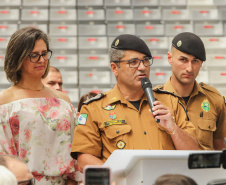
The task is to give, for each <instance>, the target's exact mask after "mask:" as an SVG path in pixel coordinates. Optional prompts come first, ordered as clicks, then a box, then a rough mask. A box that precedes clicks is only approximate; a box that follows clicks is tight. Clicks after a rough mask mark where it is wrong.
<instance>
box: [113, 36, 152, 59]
mask: <svg viewBox="0 0 226 185" xmlns="http://www.w3.org/2000/svg"><path fill="white" fill-rule="evenodd" d="M111 48H114V49H118V50H134V51H138V52H140V53H143V54H145V55H147V56H148V57H152V56H151V52H150V50H149V48H148V46H147V44H146V43H145V42H144V41H143V40H142V39H140V38H139V37H137V36H135V35H130V34H124V35H119V36H118V37H116V38H115V39H114V41H113V42H112V44H111Z"/></svg>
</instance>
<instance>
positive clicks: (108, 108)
mask: <svg viewBox="0 0 226 185" xmlns="http://www.w3.org/2000/svg"><path fill="white" fill-rule="evenodd" d="M115 107H116V104H115V105H107V106H106V107H102V108H103V109H104V110H114V109H115Z"/></svg>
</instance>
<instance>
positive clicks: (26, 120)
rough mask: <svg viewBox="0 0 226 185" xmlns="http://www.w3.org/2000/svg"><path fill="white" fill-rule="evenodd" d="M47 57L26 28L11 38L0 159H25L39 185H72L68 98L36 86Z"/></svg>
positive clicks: (0, 97) (1, 100)
mask: <svg viewBox="0 0 226 185" xmlns="http://www.w3.org/2000/svg"><path fill="white" fill-rule="evenodd" d="M51 55H52V51H51V50H50V48H49V41H48V38H47V35H46V34H45V33H43V32H42V31H41V30H39V29H36V28H32V27H26V28H22V29H19V30H18V31H16V32H15V33H14V34H13V35H12V37H11V39H10V41H9V43H8V46H7V49H6V54H5V62H4V70H5V72H6V77H7V79H8V80H9V81H10V82H11V83H12V84H13V85H12V86H11V87H9V88H8V89H6V90H4V91H2V92H1V93H0V114H1V115H0V153H6V154H11V155H15V156H19V157H21V158H22V159H24V161H25V162H26V163H27V165H28V167H29V169H30V170H31V172H32V174H33V175H34V177H35V178H36V184H38V185H48V184H60V185H63V184H76V183H75V180H76V178H77V172H76V170H75V168H74V167H75V160H73V159H72V158H71V157H70V149H71V142H72V137H73V132H74V125H75V119H76V115H75V110H74V108H73V107H72V104H71V102H70V99H69V98H68V96H67V95H65V94H64V93H62V92H60V91H56V90H53V89H50V88H48V87H45V86H44V85H43V84H42V80H41V79H42V77H45V76H46V75H47V74H48V70H49V66H50V61H49V59H50V58H51ZM78 180H80V179H78Z"/></svg>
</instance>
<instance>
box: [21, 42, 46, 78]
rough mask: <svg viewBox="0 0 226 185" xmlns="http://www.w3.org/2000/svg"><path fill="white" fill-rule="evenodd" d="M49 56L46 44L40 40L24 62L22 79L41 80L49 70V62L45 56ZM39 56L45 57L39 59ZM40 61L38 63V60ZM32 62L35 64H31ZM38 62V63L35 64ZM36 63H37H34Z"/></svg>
mask: <svg viewBox="0 0 226 185" xmlns="http://www.w3.org/2000/svg"><path fill="white" fill-rule="evenodd" d="M46 54H47V46H46V43H45V42H44V41H43V40H42V39H40V40H37V41H36V42H35V46H34V48H33V50H32V52H31V53H30V54H29V55H30V56H31V57H30V56H27V58H26V59H25V60H24V62H23V64H22V68H21V75H22V78H27V77H28V78H41V77H42V76H43V75H44V73H45V71H46V68H47V64H48V62H49V61H48V60H44V58H43V56H44V55H46ZM39 55H43V56H41V57H40V58H39ZM38 58H39V60H38V61H37V59H38ZM31 60H32V61H33V62H31ZM35 61H37V62H35ZM34 62H35V63H34Z"/></svg>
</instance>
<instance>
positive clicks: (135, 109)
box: [71, 34, 199, 171]
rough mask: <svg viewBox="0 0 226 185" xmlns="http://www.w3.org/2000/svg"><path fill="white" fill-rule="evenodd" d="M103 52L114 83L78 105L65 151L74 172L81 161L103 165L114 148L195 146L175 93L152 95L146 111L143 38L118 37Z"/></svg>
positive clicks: (148, 60)
mask: <svg viewBox="0 0 226 185" xmlns="http://www.w3.org/2000/svg"><path fill="white" fill-rule="evenodd" d="M109 55H110V61H111V64H110V65H111V70H112V72H113V73H114V75H115V77H116V80H117V84H116V85H115V87H114V88H113V89H112V90H110V91H108V92H106V93H103V94H99V95H98V96H96V97H94V98H91V99H90V100H88V101H87V102H85V103H84V105H83V106H82V109H81V112H80V113H81V114H80V116H79V118H78V122H77V126H76V128H75V137H74V140H73V144H72V150H71V152H72V153H71V155H72V157H73V158H75V159H78V165H79V168H80V171H82V169H83V167H84V166H85V165H100V164H103V163H104V162H105V161H106V160H107V158H108V157H109V156H110V155H111V153H112V152H113V151H114V150H116V149H140V150H145V149H147V150H164V149H165V150H166V149H168V150H175V149H178V150H197V149H198V148H199V147H198V142H197V140H196V131H195V127H194V125H193V124H192V123H191V122H188V121H186V113H185V111H184V109H183V108H182V107H181V106H180V105H179V104H178V99H177V98H176V97H174V96H169V95H168V94H161V93H160V94H155V97H156V99H157V100H158V101H155V102H154V105H155V107H154V108H153V109H152V111H153V113H151V110H150V106H149V104H148V101H147V97H146V95H145V94H144V91H143V89H142V87H141V79H142V78H144V77H149V73H150V66H151V64H152V62H153V58H152V55H151V52H150V50H149V48H148V47H147V45H146V44H145V42H144V41H143V40H141V39H140V38H138V37H136V36H134V35H128V34H125V35H120V36H118V37H116V38H115V39H114V41H113V43H112V45H111V48H110V51H109ZM154 117H155V118H156V119H160V122H159V123H156V121H155V118H154Z"/></svg>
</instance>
